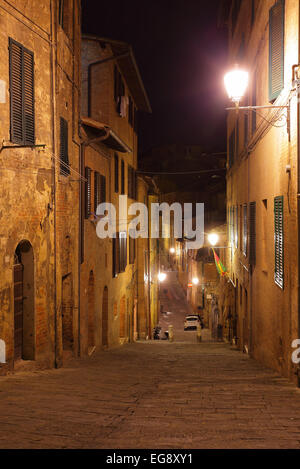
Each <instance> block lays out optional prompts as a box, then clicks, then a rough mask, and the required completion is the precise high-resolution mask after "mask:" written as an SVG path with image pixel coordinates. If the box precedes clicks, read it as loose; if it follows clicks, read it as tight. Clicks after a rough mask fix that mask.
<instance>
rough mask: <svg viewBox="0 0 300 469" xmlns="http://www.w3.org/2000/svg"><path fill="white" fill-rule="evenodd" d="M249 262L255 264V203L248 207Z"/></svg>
mask: <svg viewBox="0 0 300 469" xmlns="http://www.w3.org/2000/svg"><path fill="white" fill-rule="evenodd" d="M249 262H250V264H251V265H252V266H254V265H255V264H256V202H251V203H250V207H249Z"/></svg>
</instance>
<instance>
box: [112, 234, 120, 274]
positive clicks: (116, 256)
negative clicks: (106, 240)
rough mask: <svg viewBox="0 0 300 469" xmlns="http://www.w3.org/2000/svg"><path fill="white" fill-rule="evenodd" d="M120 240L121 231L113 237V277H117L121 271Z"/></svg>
mask: <svg viewBox="0 0 300 469" xmlns="http://www.w3.org/2000/svg"><path fill="white" fill-rule="evenodd" d="M119 243H120V240H119V233H116V237H115V238H113V244H112V248H113V263H112V264H113V272H112V274H113V277H117V276H118V273H119V272H120V244H119Z"/></svg>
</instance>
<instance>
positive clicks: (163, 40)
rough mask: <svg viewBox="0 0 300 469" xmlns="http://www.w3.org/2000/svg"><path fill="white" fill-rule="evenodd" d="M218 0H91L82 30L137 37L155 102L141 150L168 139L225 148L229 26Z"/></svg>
mask: <svg viewBox="0 0 300 469" xmlns="http://www.w3.org/2000/svg"><path fill="white" fill-rule="evenodd" d="M219 3H220V2H219V0H209V1H203V0H185V1H182V0H173V1H172V2H171V1H168V0H160V1H157V0H152V1H145V0H140V1H139V2H137V1H134V0H127V1H124V0H109V1H106V2H102V1H99V0H85V1H84V2H83V8H82V23H83V32H84V33H90V34H96V35H98V36H102V37H107V38H111V39H117V40H121V41H125V42H128V43H130V44H131V45H132V47H133V50H134V53H135V56H136V59H137V63H138V66H139V69H140V72H141V75H142V78H143V81H144V85H145V88H146V90H147V93H148V96H149V99H150V103H151V106H152V110H153V113H152V115H145V114H144V115H141V116H140V120H139V138H140V151H141V152H143V151H147V150H148V149H150V148H151V147H153V146H156V145H161V144H169V143H182V144H187V145H190V144H197V145H198V144H199V145H203V149H204V151H207V152H210V151H225V150H226V138H225V135H226V130H225V129H226V127H225V119H226V113H225V111H224V108H225V106H226V96H225V92H224V87H223V75H224V72H225V70H226V65H227V44H226V39H227V32H226V30H225V29H223V30H222V29H218V28H217V19H218V7H219Z"/></svg>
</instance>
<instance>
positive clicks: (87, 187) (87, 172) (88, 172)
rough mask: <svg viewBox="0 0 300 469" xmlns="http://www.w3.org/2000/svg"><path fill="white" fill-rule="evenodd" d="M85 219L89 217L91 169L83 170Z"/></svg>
mask: <svg viewBox="0 0 300 469" xmlns="http://www.w3.org/2000/svg"><path fill="white" fill-rule="evenodd" d="M85 179H86V182H85V218H89V217H90V215H91V169H90V168H87V167H86V168H85Z"/></svg>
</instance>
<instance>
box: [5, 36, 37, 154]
mask: <svg viewBox="0 0 300 469" xmlns="http://www.w3.org/2000/svg"><path fill="white" fill-rule="evenodd" d="M9 81H10V124H11V125H10V127H11V141H12V142H13V143H19V144H21V145H28V146H31V145H34V143H35V119H34V58H33V53H32V52H30V51H29V50H27V49H25V47H23V46H22V45H21V44H18V43H17V42H16V41H14V40H13V39H11V38H10V39H9Z"/></svg>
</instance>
